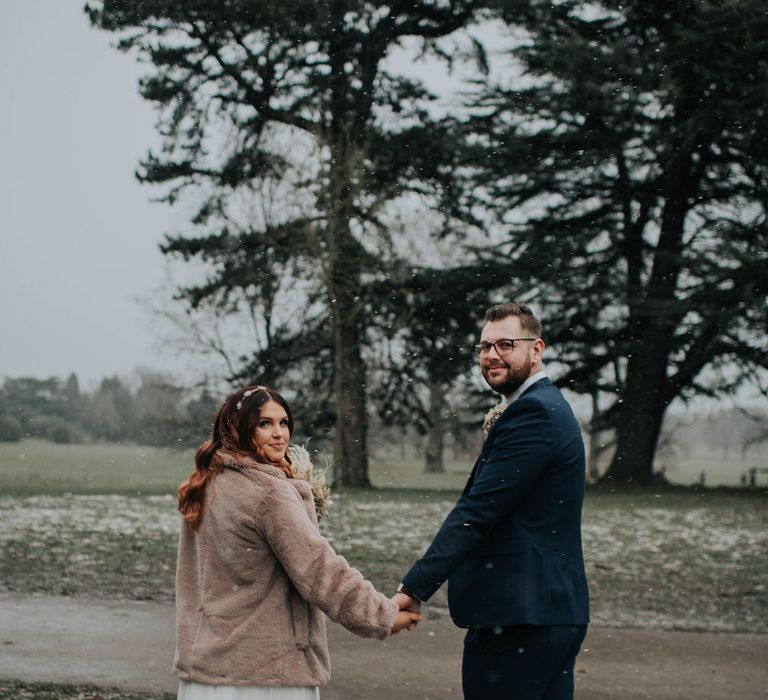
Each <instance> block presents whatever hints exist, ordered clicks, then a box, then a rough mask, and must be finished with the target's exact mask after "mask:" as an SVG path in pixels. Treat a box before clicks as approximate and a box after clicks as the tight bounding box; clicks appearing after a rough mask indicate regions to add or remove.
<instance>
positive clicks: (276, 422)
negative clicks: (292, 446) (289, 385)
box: [253, 401, 291, 464]
mask: <svg viewBox="0 0 768 700" xmlns="http://www.w3.org/2000/svg"><path fill="white" fill-rule="evenodd" d="M290 439H291V431H290V429H289V427H288V414H287V413H286V412H285V409H284V408H283V407H282V406H281V405H280V404H279V403H277V402H276V401H267V403H265V404H264V405H263V406H262V407H261V411H260V412H259V420H258V422H257V423H256V429H255V431H254V433H253V446H254V449H255V450H256V452H257V453H258V454H259V455H260V456H261V457H263V458H264V459H266V460H267V462H270V463H272V464H277V463H279V462H281V461H282V459H283V458H284V457H285V453H286V450H287V449H288V441H289V440H290Z"/></svg>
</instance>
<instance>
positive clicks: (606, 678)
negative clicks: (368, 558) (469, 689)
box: [0, 594, 768, 700]
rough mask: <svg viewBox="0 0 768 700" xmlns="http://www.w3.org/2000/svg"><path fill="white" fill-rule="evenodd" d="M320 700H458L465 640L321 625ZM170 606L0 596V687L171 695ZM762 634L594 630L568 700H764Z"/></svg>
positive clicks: (422, 631) (767, 650)
mask: <svg viewBox="0 0 768 700" xmlns="http://www.w3.org/2000/svg"><path fill="white" fill-rule="evenodd" d="M329 636H330V644H331V655H332V659H333V681H332V682H331V684H330V685H329V686H327V687H326V688H324V689H323V690H322V692H321V695H322V698H323V700H342V699H344V700H350V699H353V698H354V699H355V700H393V699H394V698H397V700H437V699H438V698H439V699H440V700H445V699H447V700H453V699H455V700H460V698H461V683H460V663H461V642H462V636H463V632H462V631H461V630H458V629H456V628H455V627H453V625H451V623H450V621H449V620H448V619H446V618H445V616H442V617H440V618H439V619H436V620H431V619H430V620H428V621H427V622H425V623H423V624H422V625H420V626H419V628H418V629H417V630H415V631H414V632H411V633H405V632H403V633H401V634H400V635H399V636H397V637H394V638H391V639H389V640H387V641H385V642H378V641H375V640H361V639H359V638H358V637H355V636H354V635H352V634H350V633H349V632H347V631H345V630H344V629H342V628H340V627H339V626H338V625H333V624H331V625H329ZM172 656H173V608H172V607H171V606H169V605H160V604H156V603H138V602H126V601H120V602H115V603H109V602H104V601H102V600H98V601H96V600H87V599H82V598H61V597H58V598H54V597H42V596H41V597H38V596H30V595H15V594H0V677H2V678H16V679H20V680H25V681H52V682H72V683H92V684H95V685H103V686H118V687H121V688H125V689H131V690H151V691H161V690H162V691H166V692H174V691H175V688H176V681H175V678H174V676H173V674H172V673H171V671H170V665H171V660H172ZM766 658H768V636H762V635H748V634H722V633H694V632H670V631H659V630H635V629H616V628H610V627H592V628H591V629H590V632H589V635H588V636H587V640H586V642H585V644H584V647H583V649H582V653H581V655H580V657H579V660H578V662H577V674H576V675H577V685H576V688H577V691H576V696H577V698H578V700H614V699H615V700H619V699H621V700H635V699H637V700H639V699H640V698H654V699H657V700H702V699H706V700H721V699H722V700H731V699H732V698H739V699H740V700H751V699H753V698H754V699H755V700H765V699H766V698H768V664H766Z"/></svg>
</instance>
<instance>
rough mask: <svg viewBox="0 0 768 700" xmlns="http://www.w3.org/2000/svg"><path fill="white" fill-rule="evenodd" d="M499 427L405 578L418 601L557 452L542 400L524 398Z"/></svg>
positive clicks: (501, 517) (464, 555)
mask: <svg viewBox="0 0 768 700" xmlns="http://www.w3.org/2000/svg"><path fill="white" fill-rule="evenodd" d="M515 409H517V410H514V409H513V411H512V412H511V413H510V415H509V417H508V418H506V419H505V420H504V423H503V424H502V425H499V426H498V427H497V429H496V434H495V435H494V442H493V446H492V448H491V451H490V453H489V455H488V458H487V460H486V461H485V462H484V463H483V464H481V465H478V466H479V468H478V470H477V474H476V477H475V479H474V481H473V482H472V484H471V486H470V487H469V489H468V490H467V492H466V493H464V494H463V495H462V496H461V498H460V499H459V500H458V502H457V503H456V505H455V506H454V507H453V509H452V510H451V512H450V513H449V514H448V516H447V517H446V519H445V521H444V522H443V524H442V525H441V527H440V529H439V530H438V532H437V534H436V535H435V537H434V539H433V540H432V543H431V544H430V546H429V547H428V549H427V551H426V552H425V553H424V556H422V558H421V559H419V560H418V561H417V562H416V563H415V564H414V565H413V566H412V567H411V569H410V571H409V572H408V573H407V574H406V575H405V577H404V578H403V584H404V585H405V586H406V587H407V588H408V590H410V591H411V592H412V593H413V594H414V595H415V596H416V597H417V598H419V599H420V600H424V601H426V600H429V598H431V597H432V595H433V594H434V593H435V591H437V589H438V588H440V586H441V585H442V584H443V583H444V582H445V581H446V580H447V579H448V577H449V576H450V575H451V573H453V571H454V570H455V569H456V568H458V566H459V565H460V564H462V563H463V562H464V561H465V560H466V559H467V558H468V557H471V556H472V555H473V553H474V552H476V551H477V549H478V548H479V547H480V546H481V545H483V543H484V542H485V541H486V540H487V539H488V537H489V536H490V535H491V533H492V532H493V530H494V528H495V527H496V526H497V525H498V524H499V522H501V521H502V520H504V519H505V518H506V517H508V516H509V514H510V513H511V512H512V511H514V509H515V508H516V507H517V506H518V504H519V503H520V501H521V500H523V499H524V497H525V496H526V494H527V493H528V492H529V491H530V489H531V487H532V486H533V484H534V483H536V481H537V480H538V479H539V477H540V476H541V475H542V473H543V472H544V471H545V469H546V468H547V466H548V465H549V464H550V463H551V461H552V458H553V456H554V453H555V449H556V448H555V444H554V439H553V437H554V431H553V427H552V419H551V417H550V415H549V413H548V412H547V410H546V408H545V407H544V406H543V405H541V404H540V403H539V402H538V401H524V402H523V400H520V405H519V406H516V407H515Z"/></svg>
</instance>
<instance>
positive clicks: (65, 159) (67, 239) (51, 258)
mask: <svg viewBox="0 0 768 700" xmlns="http://www.w3.org/2000/svg"><path fill="white" fill-rule="evenodd" d="M83 5H84V2H83V0H12V1H11V2H6V3H3V20H2V23H0V99H1V100H2V109H0V379H1V378H2V377H3V376H11V377H16V376H22V375H31V376H37V377H45V376H50V375H58V376H66V375H68V374H69V373H70V372H73V371H74V372H76V373H77V374H78V376H79V377H80V379H81V381H82V382H83V383H84V384H86V385H87V384H89V383H92V382H95V381H96V380H97V379H100V378H101V377H103V376H106V375H111V374H115V373H118V374H124V373H128V372H130V371H131V370H132V369H134V368H136V367H137V366H154V367H159V368H167V367H171V366H172V358H171V357H170V356H169V355H163V354H162V353H158V348H157V347H156V343H155V342H154V338H153V336H154V333H153V322H152V319H151V316H150V314H149V313H148V312H147V311H146V310H145V308H144V306H143V305H142V304H140V303H139V302H138V301H137V299H139V298H146V297H147V296H148V295H150V293H151V292H152V290H155V289H157V288H158V287H160V286H161V285H162V283H163V280H164V274H165V273H164V270H165V261H164V259H163V256H162V254H161V253H160V251H159V250H158V247H157V246H158V243H159V242H160V241H161V240H162V236H163V233H164V232H166V231H171V230H173V228H174V227H175V226H176V225H180V224H181V223H182V222H181V212H179V213H178V214H177V213H176V212H175V211H174V210H173V209H170V208H169V207H167V206H164V205H162V204H156V203H152V202H151V201H150V199H151V198H152V197H153V196H156V195H157V194H158V193H157V192H156V191H153V189H152V188H150V187H148V186H142V185H140V184H139V183H138V182H137V181H136V179H135V178H134V175H133V173H134V171H135V169H136V167H137V165H138V162H139V160H140V158H141V157H142V156H143V155H144V154H145V153H146V151H147V149H148V148H149V147H151V146H153V145H155V144H156V143H157V137H156V136H155V132H154V127H153V125H154V121H155V114H154V111H153V109H152V107H151V105H150V104H149V103H147V102H145V101H144V100H142V99H141V98H140V97H139V95H138V91H137V79H138V77H139V76H140V75H141V73H142V68H141V66H140V65H139V64H138V63H137V61H136V60H135V59H134V58H132V57H131V56H127V55H125V54H122V53H120V52H119V51H117V50H116V49H114V48H112V47H111V46H110V44H111V42H113V41H114V37H113V36H112V35H110V34H107V33H105V32H100V31H97V30H95V29H92V28H91V27H90V25H89V23H88V20H87V17H86V16H85V14H84V12H83Z"/></svg>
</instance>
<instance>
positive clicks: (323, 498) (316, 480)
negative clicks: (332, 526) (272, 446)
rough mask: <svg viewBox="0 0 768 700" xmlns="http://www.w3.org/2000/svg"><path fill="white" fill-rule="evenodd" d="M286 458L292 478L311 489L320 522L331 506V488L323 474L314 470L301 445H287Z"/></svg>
mask: <svg viewBox="0 0 768 700" xmlns="http://www.w3.org/2000/svg"><path fill="white" fill-rule="evenodd" d="M288 456H289V457H290V459H291V473H292V474H293V476H294V478H295V479H304V481H306V482H308V483H309V485H310V486H311V487H312V496H313V498H314V499H315V510H316V511H317V519H318V520H320V519H321V518H323V517H325V516H326V515H327V514H328V511H329V510H330V508H331V506H332V505H333V501H332V500H331V487H330V486H328V482H327V481H326V480H325V472H324V471H322V470H321V469H318V470H315V469H314V467H313V466H312V460H311V459H310V456H309V452H307V450H306V449H305V448H304V447H302V446H301V445H289V446H288Z"/></svg>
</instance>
